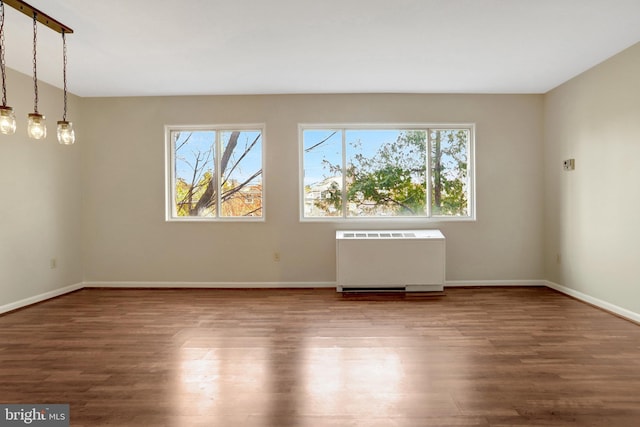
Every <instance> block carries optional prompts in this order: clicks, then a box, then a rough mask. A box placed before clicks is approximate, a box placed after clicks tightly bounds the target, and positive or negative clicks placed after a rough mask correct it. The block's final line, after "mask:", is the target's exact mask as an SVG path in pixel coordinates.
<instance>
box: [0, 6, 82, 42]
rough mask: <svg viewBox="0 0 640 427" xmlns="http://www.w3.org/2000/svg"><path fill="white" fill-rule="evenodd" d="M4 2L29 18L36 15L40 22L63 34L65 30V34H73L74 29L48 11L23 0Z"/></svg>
mask: <svg viewBox="0 0 640 427" xmlns="http://www.w3.org/2000/svg"><path fill="white" fill-rule="evenodd" d="M3 2H4V4H6V5H8V6H11V7H12V8H14V9H15V10H18V11H20V12H22V13H24V14H25V15H27V16H28V17H29V18H32V19H33V16H34V15H35V16H36V19H37V20H38V22H40V23H41V24H43V25H46V26H47V27H49V28H51V29H52V30H53V31H55V32H58V33H61V34H62V33H63V32H64V33H65V34H73V30H72V29H71V28H69V27H67V26H66V25H64V24H63V23H62V22H60V21H58V20H56V19H53V18H52V17H50V16H49V15H47V14H46V13H44V12H41V11H39V10H38V9H36V8H35V7H33V6H31V5H30V4H28V3H25V2H23V1H22V0H3Z"/></svg>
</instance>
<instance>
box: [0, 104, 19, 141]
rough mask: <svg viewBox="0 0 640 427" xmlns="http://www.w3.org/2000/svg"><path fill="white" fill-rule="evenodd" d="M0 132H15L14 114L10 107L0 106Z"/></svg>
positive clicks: (8, 133)
mask: <svg viewBox="0 0 640 427" xmlns="http://www.w3.org/2000/svg"><path fill="white" fill-rule="evenodd" d="M0 132H2V133H3V134H5V135H13V134H14V133H15V132H16V115H15V113H14V112H13V108H11V107H5V106H0Z"/></svg>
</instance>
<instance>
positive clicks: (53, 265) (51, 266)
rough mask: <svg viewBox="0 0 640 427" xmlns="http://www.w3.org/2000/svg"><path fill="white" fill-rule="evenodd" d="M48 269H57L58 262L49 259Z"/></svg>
mask: <svg viewBox="0 0 640 427" xmlns="http://www.w3.org/2000/svg"><path fill="white" fill-rule="evenodd" d="M49 267H50V268H51V269H52V270H54V269H56V268H58V260H57V259H55V258H51V259H50V260H49Z"/></svg>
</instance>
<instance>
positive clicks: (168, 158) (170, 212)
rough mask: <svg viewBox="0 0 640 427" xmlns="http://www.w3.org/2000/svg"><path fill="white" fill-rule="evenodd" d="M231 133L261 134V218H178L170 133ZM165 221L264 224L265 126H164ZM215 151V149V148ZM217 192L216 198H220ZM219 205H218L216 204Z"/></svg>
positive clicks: (217, 159) (217, 162)
mask: <svg viewBox="0 0 640 427" xmlns="http://www.w3.org/2000/svg"><path fill="white" fill-rule="evenodd" d="M203 130H210V131H215V132H219V131H233V130H239V131H243V130H246V131H248V130H259V131H260V133H261V139H262V141H261V150H262V152H261V162H262V174H261V178H262V216H260V217H242V216H235V217H221V216H215V217H197V216H188V217H179V216H177V215H176V212H175V203H174V192H175V188H176V181H175V175H174V171H175V142H174V141H172V138H171V132H173V131H186V132H188V131H203ZM164 138H165V151H164V158H165V221H166V222H265V221H266V200H265V195H266V191H265V188H266V173H265V169H266V166H265V165H266V162H265V160H266V154H265V153H266V148H265V147H266V139H267V138H266V125H265V124H264V123H242V124H216V125H165V126H164ZM216 150H217V148H216ZM215 159H216V173H219V171H220V168H219V162H220V160H221V159H220V156H219V155H218V153H216V156H215ZM219 193H220V192H219V191H218V197H220V194H219ZM218 204H219V203H218Z"/></svg>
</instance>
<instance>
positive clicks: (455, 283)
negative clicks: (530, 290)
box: [444, 280, 547, 288]
mask: <svg viewBox="0 0 640 427" xmlns="http://www.w3.org/2000/svg"><path fill="white" fill-rule="evenodd" d="M469 286H547V282H546V281H545V280H447V281H446V282H445V284H444V287H445V288H458V287H469Z"/></svg>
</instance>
